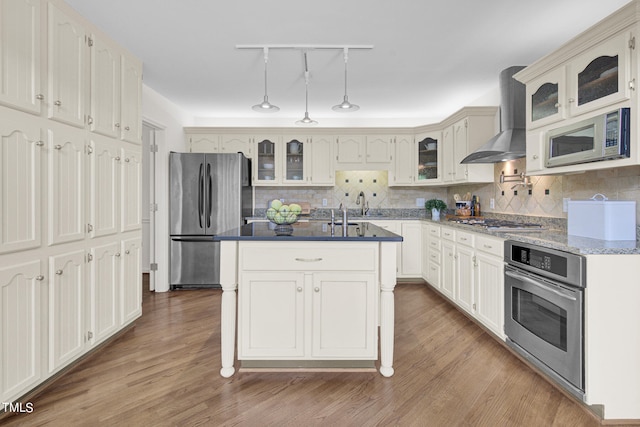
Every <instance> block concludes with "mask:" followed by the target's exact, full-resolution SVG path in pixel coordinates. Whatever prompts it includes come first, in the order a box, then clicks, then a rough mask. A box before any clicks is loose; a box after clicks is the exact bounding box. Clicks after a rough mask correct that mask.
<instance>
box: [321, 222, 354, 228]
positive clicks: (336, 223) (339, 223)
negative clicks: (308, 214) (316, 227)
mask: <svg viewBox="0 0 640 427" xmlns="http://www.w3.org/2000/svg"><path fill="white" fill-rule="evenodd" d="M327 224H329V225H331V223H330V222H328V223H327ZM334 225H339V226H341V227H342V221H336V222H334ZM347 225H360V224H358V223H357V222H347Z"/></svg>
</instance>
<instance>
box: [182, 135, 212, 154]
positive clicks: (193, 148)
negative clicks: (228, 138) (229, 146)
mask: <svg viewBox="0 0 640 427" xmlns="http://www.w3.org/2000/svg"><path fill="white" fill-rule="evenodd" d="M187 142H188V144H189V151H190V152H191V153H220V135H215V134H207V133H204V134H192V135H189V134H187Z"/></svg>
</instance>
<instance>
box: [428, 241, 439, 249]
mask: <svg viewBox="0 0 640 427" xmlns="http://www.w3.org/2000/svg"><path fill="white" fill-rule="evenodd" d="M429 250H436V251H439V250H440V239H429Z"/></svg>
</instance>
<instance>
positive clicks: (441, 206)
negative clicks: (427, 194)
mask: <svg viewBox="0 0 640 427" xmlns="http://www.w3.org/2000/svg"><path fill="white" fill-rule="evenodd" d="M424 207H425V209H427V210H431V219H433V220H434V221H440V212H441V211H443V210H445V209H447V204H446V203H445V202H443V201H442V200H440V199H429V200H427V201H426V202H425V203H424Z"/></svg>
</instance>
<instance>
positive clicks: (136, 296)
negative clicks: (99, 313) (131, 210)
mask: <svg viewBox="0 0 640 427" xmlns="http://www.w3.org/2000/svg"><path fill="white" fill-rule="evenodd" d="M120 252H121V258H122V261H121V262H122V267H121V276H120V313H121V318H120V324H121V325H125V324H127V323H129V322H131V321H133V320H134V319H137V318H138V317H140V316H141V315H142V242H141V240H140V238H133V239H127V240H123V241H122V243H121V248H120Z"/></svg>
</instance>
